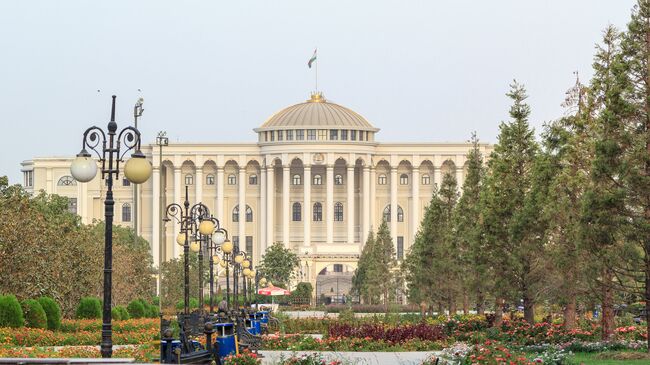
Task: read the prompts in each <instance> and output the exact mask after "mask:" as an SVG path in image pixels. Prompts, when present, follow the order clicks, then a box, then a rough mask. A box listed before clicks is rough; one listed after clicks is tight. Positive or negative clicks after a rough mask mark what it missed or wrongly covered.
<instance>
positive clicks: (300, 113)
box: [256, 93, 379, 132]
mask: <svg viewBox="0 0 650 365" xmlns="http://www.w3.org/2000/svg"><path fill="white" fill-rule="evenodd" d="M308 127H311V128H314V129H319V128H321V129H323V128H327V129H330V128H341V129H357V130H370V131H375V132H376V131H378V130H379V129H377V128H375V127H374V126H373V125H372V124H370V123H369V122H368V121H367V120H366V119H365V118H364V117H362V116H361V115H359V114H357V113H355V112H354V111H352V110H350V109H348V108H346V107H344V106H341V105H338V104H334V103H331V102H329V101H327V100H326V99H325V97H324V96H323V94H322V93H313V94H312V95H311V98H310V99H309V100H307V101H306V102H304V103H300V104H296V105H292V106H290V107H288V108H284V109H282V110H280V111H279V112H277V113H275V114H273V115H272V116H271V117H270V118H269V119H267V120H266V122H264V124H262V126H261V127H260V128H257V129H256V131H264V130H272V129H294V128H296V129H298V128H308Z"/></svg>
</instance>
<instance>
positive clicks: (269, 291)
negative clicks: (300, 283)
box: [257, 286, 291, 296]
mask: <svg viewBox="0 0 650 365" xmlns="http://www.w3.org/2000/svg"><path fill="white" fill-rule="evenodd" d="M257 294H260V295H271V296H277V295H289V294H291V292H290V291H288V290H287V289H284V288H278V287H277V286H267V287H266V288H262V289H259V290H258V291H257Z"/></svg>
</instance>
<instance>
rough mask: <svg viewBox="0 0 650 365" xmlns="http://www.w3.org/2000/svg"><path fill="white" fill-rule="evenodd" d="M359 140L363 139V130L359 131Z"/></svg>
mask: <svg viewBox="0 0 650 365" xmlns="http://www.w3.org/2000/svg"><path fill="white" fill-rule="evenodd" d="M359 141H363V131H359Z"/></svg>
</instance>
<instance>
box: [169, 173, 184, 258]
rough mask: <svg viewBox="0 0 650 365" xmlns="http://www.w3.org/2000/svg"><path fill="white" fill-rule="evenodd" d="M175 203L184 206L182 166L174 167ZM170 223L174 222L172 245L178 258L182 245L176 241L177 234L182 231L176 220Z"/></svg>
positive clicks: (175, 256)
mask: <svg viewBox="0 0 650 365" xmlns="http://www.w3.org/2000/svg"><path fill="white" fill-rule="evenodd" d="M174 203H177V204H180V205H181V206H183V195H182V193H181V168H180V167H174ZM170 223H172V224H173V226H174V237H173V238H172V242H173V244H172V246H173V247H174V249H173V251H174V258H178V257H179V256H180V246H179V245H178V243H176V236H178V233H179V232H180V224H178V222H175V221H173V220H172V221H171V222H170Z"/></svg>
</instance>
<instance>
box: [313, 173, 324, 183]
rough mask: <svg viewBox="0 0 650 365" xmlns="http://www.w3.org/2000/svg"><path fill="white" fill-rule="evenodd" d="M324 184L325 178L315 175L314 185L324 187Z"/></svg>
mask: <svg viewBox="0 0 650 365" xmlns="http://www.w3.org/2000/svg"><path fill="white" fill-rule="evenodd" d="M322 184H323V178H322V177H321V176H320V175H318V174H316V175H314V185H322Z"/></svg>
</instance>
